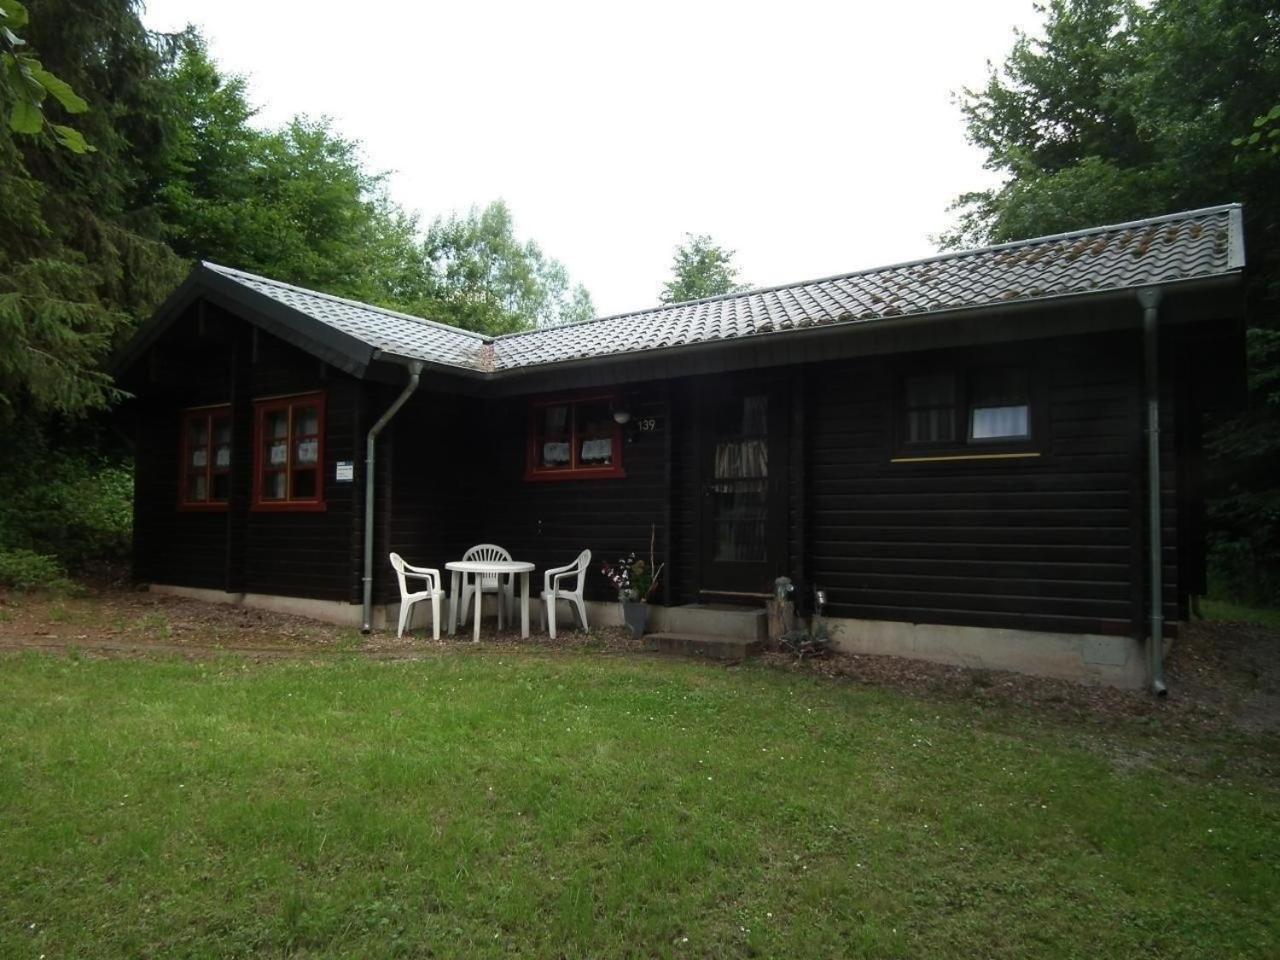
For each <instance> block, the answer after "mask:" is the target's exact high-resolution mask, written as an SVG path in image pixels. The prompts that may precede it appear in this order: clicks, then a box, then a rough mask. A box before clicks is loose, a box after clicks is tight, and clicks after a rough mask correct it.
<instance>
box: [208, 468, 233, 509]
mask: <svg viewBox="0 0 1280 960" xmlns="http://www.w3.org/2000/svg"><path fill="white" fill-rule="evenodd" d="M211 499H213V500H216V501H217V502H219V503H226V502H227V501H228V500H230V499H231V474H229V473H215V474H214V475H213V497H212V498H211Z"/></svg>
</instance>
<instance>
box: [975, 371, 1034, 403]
mask: <svg viewBox="0 0 1280 960" xmlns="http://www.w3.org/2000/svg"><path fill="white" fill-rule="evenodd" d="M1026 402H1027V375H1026V373H1025V372H1024V371H1022V370H984V371H982V372H981V373H979V374H977V375H976V376H974V378H973V384H972V398H971V403H972V404H973V405H974V406H975V407H1014V406H1023V405H1025V404H1026Z"/></svg>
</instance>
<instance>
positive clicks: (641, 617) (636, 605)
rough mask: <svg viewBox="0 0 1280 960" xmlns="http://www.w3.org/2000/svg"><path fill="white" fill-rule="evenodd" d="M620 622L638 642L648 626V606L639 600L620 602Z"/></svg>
mask: <svg viewBox="0 0 1280 960" xmlns="http://www.w3.org/2000/svg"><path fill="white" fill-rule="evenodd" d="M619 605H620V606H621V607H622V622H623V623H625V624H626V625H627V629H628V630H630V631H631V635H632V636H633V637H635V638H636V639H637V640H639V639H640V638H641V637H643V636H644V631H645V628H646V627H648V626H649V605H648V604H647V603H643V602H641V601H639V600H620V601H619Z"/></svg>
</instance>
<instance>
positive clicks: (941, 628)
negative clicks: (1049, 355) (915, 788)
mask: <svg viewBox="0 0 1280 960" xmlns="http://www.w3.org/2000/svg"><path fill="white" fill-rule="evenodd" d="M150 589H151V591H152V592H154V593H162V594H168V595H170V596H178V597H190V598H192V599H194V600H204V601H206V602H211V603H230V604H235V605H238V606H244V607H252V608H254V609H258V610H268V611H273V612H276V613H284V614H289V615H291V616H298V617H310V618H311V619H313V620H323V621H326V622H328V623H337V624H341V625H343V626H350V627H359V626H360V620H361V608H360V605H359V604H358V603H342V602H341V601H336V600H310V599H306V598H304V597H279V596H272V595H268V594H259V593H226V592H224V591H222V590H208V589H202V588H199V587H179V586H173V585H167V584H152V585H151V587H150ZM494 602H495V598H494V597H492V596H486V597H485V616H486V617H492V616H493V613H494V607H493V604H494ZM517 602H518V601H517ZM399 614H400V605H399V604H398V603H390V604H382V605H376V606H374V608H373V625H374V627H375V628H377V629H395V626H396V622H397V618H398V617H399ZM542 614H543V610H542V599H541V598H540V597H538V596H530V598H529V628H530V630H531V631H539V632H541V630H542V629H543V627H542ZM441 616H442V618H443V619H444V623H443V624H442V625H441V627H442V630H445V629H447V624H448V617H449V609H448V601H447V600H446V602H445V607H444V609H443V610H442V611H441ZM517 616H518V615H517ZM587 618H588V619H589V620H590V622H591V626H593V627H617V626H621V625H622V611H621V609H620V608H619V606H618V604H617V603H616V602H614V601H598V600H589V601H587ZM517 622H518V621H517ZM764 623H765V621H764V611H763V610H753V609H750V608H742V607H727V606H719V605H702V604H699V605H691V606H684V607H662V606H657V605H655V606H654V607H653V609H652V610H651V611H650V615H649V631H650V632H651V633H695V634H706V635H718V636H726V637H739V638H743V639H747V640H756V639H759V638H761V637H763V636H764V632H763V631H764V629H765V627H764ZM826 623H827V628H828V629H829V630H830V631H831V637H832V639H833V641H834V642H835V646H836V648H837V649H839V650H842V651H844V652H846V653H869V654H879V655H884V656H893V657H911V658H915V659H918V660H930V661H933V662H935V663H949V664H954V665H956V666H961V667H970V668H978V669H987V670H1012V671H1015V672H1018V673H1029V674H1033V675H1036V676H1043V677H1056V678H1059V679H1062V680H1073V681H1076V682H1077V683H1093V684H1104V685H1107V686H1113V687H1122V688H1126V689H1139V688H1142V687H1145V686H1146V685H1147V661H1146V655H1145V651H1144V649H1143V644H1141V643H1139V642H1138V641H1136V640H1134V639H1132V638H1131V637H1111V636H1101V635H1095V634H1079V633H1041V632H1039V631H1034V630H1002V629H995V628H988V627H955V626H946V625H942V624H936V623H899V622H897V621H892V620H845V619H840V618H835V617H831V618H827V621H826ZM556 624H557V625H558V626H559V628H560V629H570V627H571V626H572V625H575V620H574V616H573V611H572V609H571V607H570V606H569V604H568V603H567V602H565V601H561V602H560V604H559V605H558V607H557V611H556ZM430 626H431V605H430V604H427V603H420V604H418V605H417V606H416V607H414V611H413V619H412V620H411V622H410V627H411V628H413V629H415V630H421V629H424V628H429V627H430ZM488 629H492V628H491V627H490V626H489V625H488V624H486V625H485V626H483V627H482V628H481V633H482V635H483V632H484V631H485V630H488Z"/></svg>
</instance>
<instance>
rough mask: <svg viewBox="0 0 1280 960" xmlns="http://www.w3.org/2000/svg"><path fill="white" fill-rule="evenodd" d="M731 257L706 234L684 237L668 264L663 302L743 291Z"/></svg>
mask: <svg viewBox="0 0 1280 960" xmlns="http://www.w3.org/2000/svg"><path fill="white" fill-rule="evenodd" d="M734 253H735V251H733V250H726V249H725V248H724V247H721V246H719V245H718V244H716V243H715V242H714V241H713V240H712V239H711V238H710V237H709V236H707V235H706V234H696V235H695V234H692V233H688V234H685V242H684V243H682V244H680V246H678V247H676V251H675V256H674V258H673V260H672V263H671V279H670V280H668V281H667V282H666V283H665V284H664V285H663V287H662V293H661V295H660V296H661V299H662V302H663V303H681V302H683V301H685V300H701V299H702V298H703V297H717V296H720V295H721V294H724V293H737V292H739V291H741V290H745V289H746V286H745V285H744V284H742V283H741V282H740V281H739V278H738V269H737V267H735V266H734V263H733V256H734Z"/></svg>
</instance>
